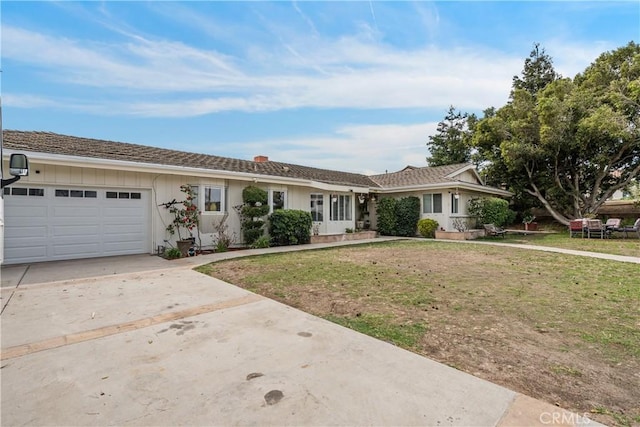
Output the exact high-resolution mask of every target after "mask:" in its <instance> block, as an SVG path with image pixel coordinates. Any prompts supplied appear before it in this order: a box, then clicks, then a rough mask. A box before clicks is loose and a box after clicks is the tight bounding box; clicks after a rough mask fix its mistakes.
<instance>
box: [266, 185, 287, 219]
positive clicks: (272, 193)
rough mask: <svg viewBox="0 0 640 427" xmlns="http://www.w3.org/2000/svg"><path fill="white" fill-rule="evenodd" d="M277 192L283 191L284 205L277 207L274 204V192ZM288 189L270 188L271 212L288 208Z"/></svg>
mask: <svg viewBox="0 0 640 427" xmlns="http://www.w3.org/2000/svg"><path fill="white" fill-rule="evenodd" d="M275 193H282V207H280V208H278V209H276V208H275V205H274V200H275V197H274V194H275ZM287 196H288V195H287V190H273V189H269V213H273V212H274V211H277V210H280V209H287V203H288V200H287Z"/></svg>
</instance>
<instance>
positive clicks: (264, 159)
mask: <svg viewBox="0 0 640 427" xmlns="http://www.w3.org/2000/svg"><path fill="white" fill-rule="evenodd" d="M253 161H254V162H256V163H264V162H268V161H269V157H267V156H255V157H254V158H253Z"/></svg>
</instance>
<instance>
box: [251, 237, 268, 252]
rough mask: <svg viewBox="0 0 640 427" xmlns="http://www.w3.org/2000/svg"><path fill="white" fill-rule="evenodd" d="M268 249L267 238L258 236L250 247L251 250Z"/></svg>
mask: <svg viewBox="0 0 640 427" xmlns="http://www.w3.org/2000/svg"><path fill="white" fill-rule="evenodd" d="M268 247H269V236H260V237H258V238H257V239H256V241H255V242H253V245H251V248H252V249H263V248H268Z"/></svg>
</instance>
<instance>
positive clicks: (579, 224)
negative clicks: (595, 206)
mask: <svg viewBox="0 0 640 427" xmlns="http://www.w3.org/2000/svg"><path fill="white" fill-rule="evenodd" d="M584 235H585V223H584V220H583V219H582V218H579V219H574V220H571V221H569V237H575V236H580V237H581V238H582V237H584Z"/></svg>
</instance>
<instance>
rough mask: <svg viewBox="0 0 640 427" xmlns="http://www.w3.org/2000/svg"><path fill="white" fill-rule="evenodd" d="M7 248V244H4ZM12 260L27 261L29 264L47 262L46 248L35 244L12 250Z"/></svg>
mask: <svg viewBox="0 0 640 427" xmlns="http://www.w3.org/2000/svg"><path fill="white" fill-rule="evenodd" d="M5 244H6V245H7V246H8V243H5ZM12 258H16V259H24V260H29V262H39V261H47V246H46V245H43V244H42V242H40V244H36V245H33V246H20V247H15V248H13V249H12Z"/></svg>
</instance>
